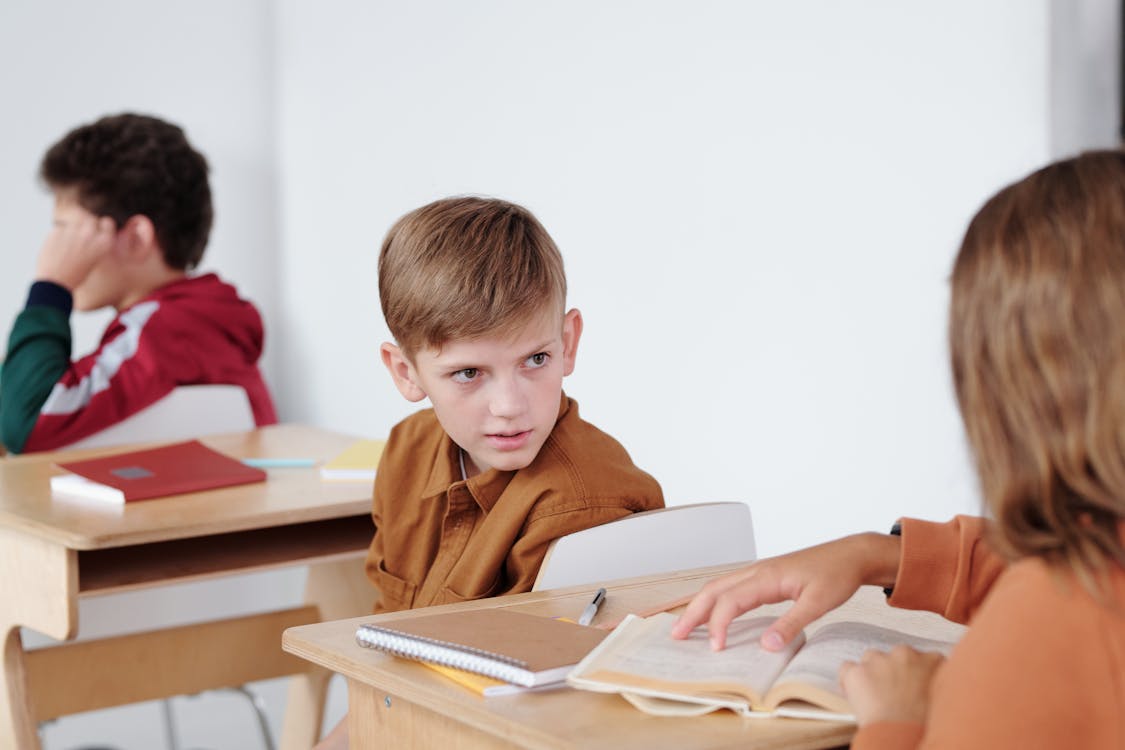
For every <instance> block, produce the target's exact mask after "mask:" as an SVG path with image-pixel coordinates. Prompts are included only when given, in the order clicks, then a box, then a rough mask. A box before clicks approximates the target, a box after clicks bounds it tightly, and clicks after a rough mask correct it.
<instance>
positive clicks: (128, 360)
mask: <svg viewBox="0 0 1125 750" xmlns="http://www.w3.org/2000/svg"><path fill="white" fill-rule="evenodd" d="M18 324H19V323H18V321H17V325H18ZM68 333H69V331H68ZM262 340H263V331H262V319H261V316H259V314H258V311H257V309H255V307H254V305H253V304H251V303H250V302H247V301H246V300H243V299H240V298H239V296H238V293H237V291H236V290H235V288H234V287H233V286H231V285H230V284H227V283H224V282H223V281H220V280H219V278H218V277H217V276H216V275H215V274H205V275H203V276H196V277H191V278H184V279H180V280H178V281H174V282H172V283H171V284H168V285H166V286H163V287H161V288H160V289H157V290H156V291H154V292H153V293H152V294H150V295H148V296H147V297H145V298H144V299H143V300H141V301H140V302H138V303H136V304H135V305H132V306H131V307H129V308H128V309H126V310H124V311H122V312H120V313H118V315H117V317H115V318H114V319H113V321H112V322H111V323H110V324H109V327H108V328H106V331H105V333H104V334H103V335H102V340H101V343H100V344H99V345H98V348H97V350H96V351H94V352H93V353H92V354H89V355H87V356H85V357H83V358H81V359H79V360H77V361H74V362H71V363H70V365H69V367H68V368H67V369H66V372H65V373H64V374H63V375H62V377H61V378H60V379H59V380H58V382H57V383H55V385H54V388H53V389H52V390H51V392H50V394H49V395H48V396H47V399H46V401H45V402H44V403H43V404H42V406H41V407H40V409H39V414H38V417H37V418H36V420H35V424H34V427H33V428H32V430H31V432H30V434H29V435H28V437H27V442H26V443H25V444H24V446H23V450H24V451H42V450H51V449H53V448H57V447H60V446H64V445H68V444H70V443H73V442H75V441H76V440H80V439H82V438H84V437H86V436H88V435H91V434H93V433H95V432H98V431H100V430H102V429H105V428H106V427H109V426H110V425H113V424H116V423H117V422H120V421H121V420H123V419H125V418H126V417H128V416H130V415H132V414H134V413H136V412H138V411H140V410H142V409H144V408H145V407H147V406H149V405H151V404H153V403H155V402H156V401H158V400H160V399H161V398H163V397H164V396H166V395H168V393H169V392H171V391H172V389H173V388H175V387H176V386H179V385H196V384H204V383H217V384H231V385H240V386H242V387H243V388H244V389H245V390H246V395H247V396H248V397H249V399H250V405H251V407H252V409H253V411H254V420H255V422H257V424H258V425H259V426H260V425H266V424H274V423H276V422H277V415H276V413H275V411H274V407H273V401H272V399H271V398H270V393H269V390H268V389H267V387H266V384H265V381H264V380H263V379H262V375H261V373H260V372H259V371H258V364H257V363H258V358H259V357H260V356H261V353H262ZM5 374H7V373H5ZM9 395H11V394H10V393H8V394H6V397H7V396H9ZM7 406H8V404H4V407H5V409H6V408H7Z"/></svg>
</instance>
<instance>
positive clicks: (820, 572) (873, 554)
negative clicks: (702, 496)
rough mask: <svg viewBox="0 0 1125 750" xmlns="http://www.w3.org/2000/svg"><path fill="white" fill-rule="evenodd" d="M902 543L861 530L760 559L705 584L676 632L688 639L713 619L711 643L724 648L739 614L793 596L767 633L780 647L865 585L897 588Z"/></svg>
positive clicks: (767, 642) (771, 646)
mask: <svg viewBox="0 0 1125 750" xmlns="http://www.w3.org/2000/svg"><path fill="white" fill-rule="evenodd" d="M899 542H900V540H899V537H897V536H892V535H890V534H874V533H868V534H856V535H854V536H848V537H844V538H843V539H839V540H836V541H834V542H828V543H827V544H821V545H817V546H816V547H809V548H808V549H804V550H799V551H797V552H791V553H790V554H788V555H781V556H780V557H772V558H767V559H765V560H760V561H758V562H756V563H753V564H752V565H749V566H747V567H746V568H743V569H742V570H739V571H736V572H734V573H730V574H728V575H726V576H723V577H722V578H718V579H716V580H714V581H711V582H710V583H708V584H707V585H706V586H704V587H703V589H702V590H701V591H700V592H699V593H698V594H697V595H696V597H695V598H694V599H693V600H692V602H691V604H689V605H688V608H687V610H686V611H685V612H684V614H683V615H682V616H681V617H680V619H679V621H677V623H676V625H675V627H674V628H673V629H672V636H673V637H675V638H686V637H687V634H688V633H690V632H691V631H692V630H693V629H694V628H695V627H696V626H697V625H702V624H703V623H707V629H708V631H709V632H710V634H711V647H712V648H713V649H715V650H716V651H718V650H720V649H722V648H723V646H725V645H726V633H727V626H728V625H730V622H731V620H733V619H734V618H735V617H738V616H739V615H740V614H742V613H743V612H748V611H750V610H751V609H754V608H755V607H758V606H760V605H762V604H771V603H774V602H782V601H788V600H792V601H793V602H794V604H793V606H792V607H791V608H790V609H789V611H787V612H786V613H785V614H783V615H782V616H781V617H779V618H778V619H777V621H776V622H775V623H774V624H773V625H772V626H771V627H770V628H769V629H768V630H767V631H766V632H765V633H763V634H762V645H763V646H764V647H765V648H766V649H768V650H770V651H776V650H778V649H780V648H782V647H783V646H784V645H785V644H787V643H789V642H790V641H791V640H793V638H795V637H796V636H797V634H798V633H800V632H801V630H803V629H804V627H805V626H806V625H808V624H809V623H810V622H812V621H813V620H815V619H816V618H818V617H820V616H821V615H822V614H824V613H825V612H828V611H829V610H831V609H833V608H835V607H837V606H839V605H840V604H843V603H844V602H845V601H847V599H848V597H850V596H851V595H852V594H854V593H855V591H856V589H858V588H859V587H860V586H861V585H863V584H876V585H880V586H884V587H885V586H891V585H892V584H893V583H894V581H895V575H896V574H897V572H898V561H899V547H900V544H899Z"/></svg>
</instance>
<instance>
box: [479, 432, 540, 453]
mask: <svg viewBox="0 0 1125 750" xmlns="http://www.w3.org/2000/svg"><path fill="white" fill-rule="evenodd" d="M485 437H487V438H488V442H489V443H490V444H491V445H492V447H493V448H497V449H498V450H502V451H511V450H516V449H518V448H522V447H523V445H524V443H526V442H527V440H528V438H529V437H531V430H523V431H522V432H510V433H500V432H496V433H490V434H488V435H486V436H485Z"/></svg>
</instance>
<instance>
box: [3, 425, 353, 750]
mask: <svg viewBox="0 0 1125 750" xmlns="http://www.w3.org/2000/svg"><path fill="white" fill-rule="evenodd" d="M353 440H354V438H353V437H350V436H347V435H340V434H336V433H331V432H326V431H323V430H318V429H314V428H309V427H302V426H296V425H275V426H272V427H265V428H261V429H258V430H252V431H250V432H245V433H234V434H230V435H220V436H214V437H208V438H204V439H203V442H204V443H206V444H207V445H209V446H211V447H212V448H215V449H217V450H219V451H222V452H223V453H227V454H229V455H232V456H236V457H239V458H246V457H271V456H272V457H308V458H315V459H318V460H324V459H328V458H331V457H332V456H334V455H336V454H337V453H339V452H340V451H341V450H343V449H344V448H345V447H346V446H348V445H349V444H350V443H351V442H352V441H353ZM136 447H137V446H131V447H118V448H102V449H96V450H93V449H92V450H82V451H67V452H65V453H53V454H52V453H47V454H33V455H27V456H19V457H8V458H5V459H3V460H0V580H3V582H4V583H3V587H4V596H2V597H0V628H2V629H3V630H2V632H3V636H4V679H3V681H2V682H0V747H3V748H21V749H28V748H32V749H34V748H39V746H40V745H39V738H38V734H37V731H36V727H37V724H38V722H40V721H43V720H46V719H50V718H53V717H55V716H61V715H66V714H70V713H77V712H79V711H87V710H91V709H95V708H104V707H107V706H114V705H121V704H124V703H132V702H136V701H142V700H152V699H156V698H162V697H167V696H170V695H177V694H181V693H191V692H198V691H200V690H205V689H210V688H214V687H223V686H229V685H238V684H242V683H244V682H249V681H253V680H260V679H268V678H272V677H279V676H283V675H288V674H298V673H301V674H302V676H301V677H300V678H299V679H297V680H295V681H294V683H293V685H292V686H291V688H290V696H289V705H288V710H287V712H286V720H285V731H284V736H283V742H282V745H283V747H285V748H302V750H307V748H308V747H310V746H311V745H312V744H313V742H314V741H315V739H316V737H317V735H318V733H319V730H320V721H321V714H322V711H323V699H324V694H325V691H326V688H327V680H328V678H329V677H330V676H331V673H330V672H327V671H326V670H322V669H316V668H314V669H312V670H311V671H310V670H309V666H311V665H308V664H307V663H303V662H300V661H299V660H297V659H294V658H292V657H290V656H288V655H286V654H284V653H282V652H281V650H280V648H278V645H277V644H278V643H279V640H280V634H281V632H282V631H283V630H284V629H285V628H286V627H289V626H292V625H297V624H301V623H308V622H316V621H318V620H320V619H327V618H336V617H347V616H351V615H355V614H359V613H361V612H369V611H370V605H371V602H372V600H373V598H374V590H373V589H372V588H371V586H370V585H369V584H368V583H367V582H366V581H365V580H364V578H363V570H362V567H363V566H362V562H361V560H362V557H363V554H364V552H365V550H366V549H367V546H368V545H369V544H370V542H371V536H372V533H373V527H372V524H371V518H370V508H371V488H370V486H369V485H366V484H363V483H328V482H322V481H321V480H320V476H319V469H316V468H305V469H271V470H269V471H268V474H269V479H268V480H267V481H266V482H264V483H257V484H250V485H243V486H239V487H230V488H225V489H220V490H212V491H208V492H202V493H196V494H191V495H180V496H176V497H169V498H162V499H157V500H149V501H144V502H139V503H135V504H130V505H128V506H126V507H123V508H114V507H107V506H103V505H101V504H99V503H97V502H89V501H75V500H70V499H65V500H64V499H62V498H52V497H51V492H50V484H49V477H50V476H51V475H52V474H55V473H59V470H58V469H57V468H56V467H54V466H53V463H54V462H55V461H56V460H62V458H63V457H64V456H65V458H66V459H71V460H73V459H76V458H83V457H89V456H94V455H108V454H111V453H118V452H121V451H124V450H131V449H135V448H136ZM288 565H309V566H310V569H309V581H308V584H307V591H306V603H305V605H304V606H300V607H296V608H293V609H289V610H284V611H281V612H271V613H265V614H258V615H250V616H247V617H240V618H232V619H229V620H223V621H219V622H213V623H203V624H198V625H190V626H183V627H179V628H168V629H164V630H158V631H151V632H147V633H140V634H136V635H129V636H120V637H114V638H105V639H101V640H96V641H80V642H77V643H72V644H62V645H59V646H53V647H48V648H44V649H37V650H34V651H27V652H25V651H24V649H23V644H22V639H21V637H20V630H19V628H20V627H21V626H23V627H29V628H32V629H34V630H37V631H39V632H41V633H44V634H46V635H48V636H51V637H52V638H55V639H58V640H60V641H62V640H69V639H73V638H74V637H75V636H76V634H77V632H78V615H77V612H78V607H77V602H78V598H79V597H81V596H90V595H97V594H104V593H109V592H116V591H127V590H133V589H139V588H144V587H149V586H157V585H162V584H168V583H179V582H185V581H193V580H201V579H205V578H209V577H213V576H219V575H230V574H236V573H249V572H254V571H261V570H268V569H272V568H277V567H281V566H288Z"/></svg>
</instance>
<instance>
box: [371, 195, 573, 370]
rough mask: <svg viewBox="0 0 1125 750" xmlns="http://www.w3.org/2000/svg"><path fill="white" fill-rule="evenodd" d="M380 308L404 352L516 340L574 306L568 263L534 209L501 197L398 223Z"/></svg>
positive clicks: (438, 206) (434, 207)
mask: <svg viewBox="0 0 1125 750" xmlns="http://www.w3.org/2000/svg"><path fill="white" fill-rule="evenodd" d="M379 300H380V303H381V304H382V307H383V316H384V318H385V319H386V321H387V326H388V327H389V328H390V330H391V335H392V336H394V338H395V341H396V343H397V344H398V346H399V347H400V348H401V349H402V351H403V353H404V354H405V355H406V356H408V357H412V356H413V355H414V354H415V353H417V352H418V351H420V350H422V349H426V348H440V347H441V346H442V344H444V343H446V342H448V341H452V340H454V339H474V338H480V337H482V336H506V335H512V334H516V333H518V332H519V331H520V329H522V328H523V327H524V326H526V325H527V323H528V321H529V320H531V319H532V318H534V317H535V316H536V315H540V314H542V313H544V312H546V311H549V310H552V309H557V310H558V313H559V319H560V324H561V320H562V314H563V307H564V306H565V304H566V274H565V273H564V271H563V261H562V256H561V255H560V254H559V250H558V248H557V247H556V246H555V243H554V241H553V240H552V239H551V237H550V235H548V234H547V230H545V229H544V228H543V226H542V225H541V224H540V223H539V222H538V221H537V220H536V218H535V217H534V216H533V215H532V214H531V212H530V211H528V210H527V209H525V208H523V207H522V206H517V205H515V204H513V203H508V202H507V201H502V200H496V199H492V198H477V197H458V198H446V199H443V200H439V201H434V202H433V203H430V204H428V205H425V206H422V207H421V208H418V209H415V210H414V211H411V212H410V213H408V214H406V215H405V216H403V217H402V218H400V219H399V220H398V221H397V222H395V224H394V226H393V227H391V229H390V231H389V232H388V233H387V237H386V239H384V240H383V248H382V251H381V252H380V254H379Z"/></svg>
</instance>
